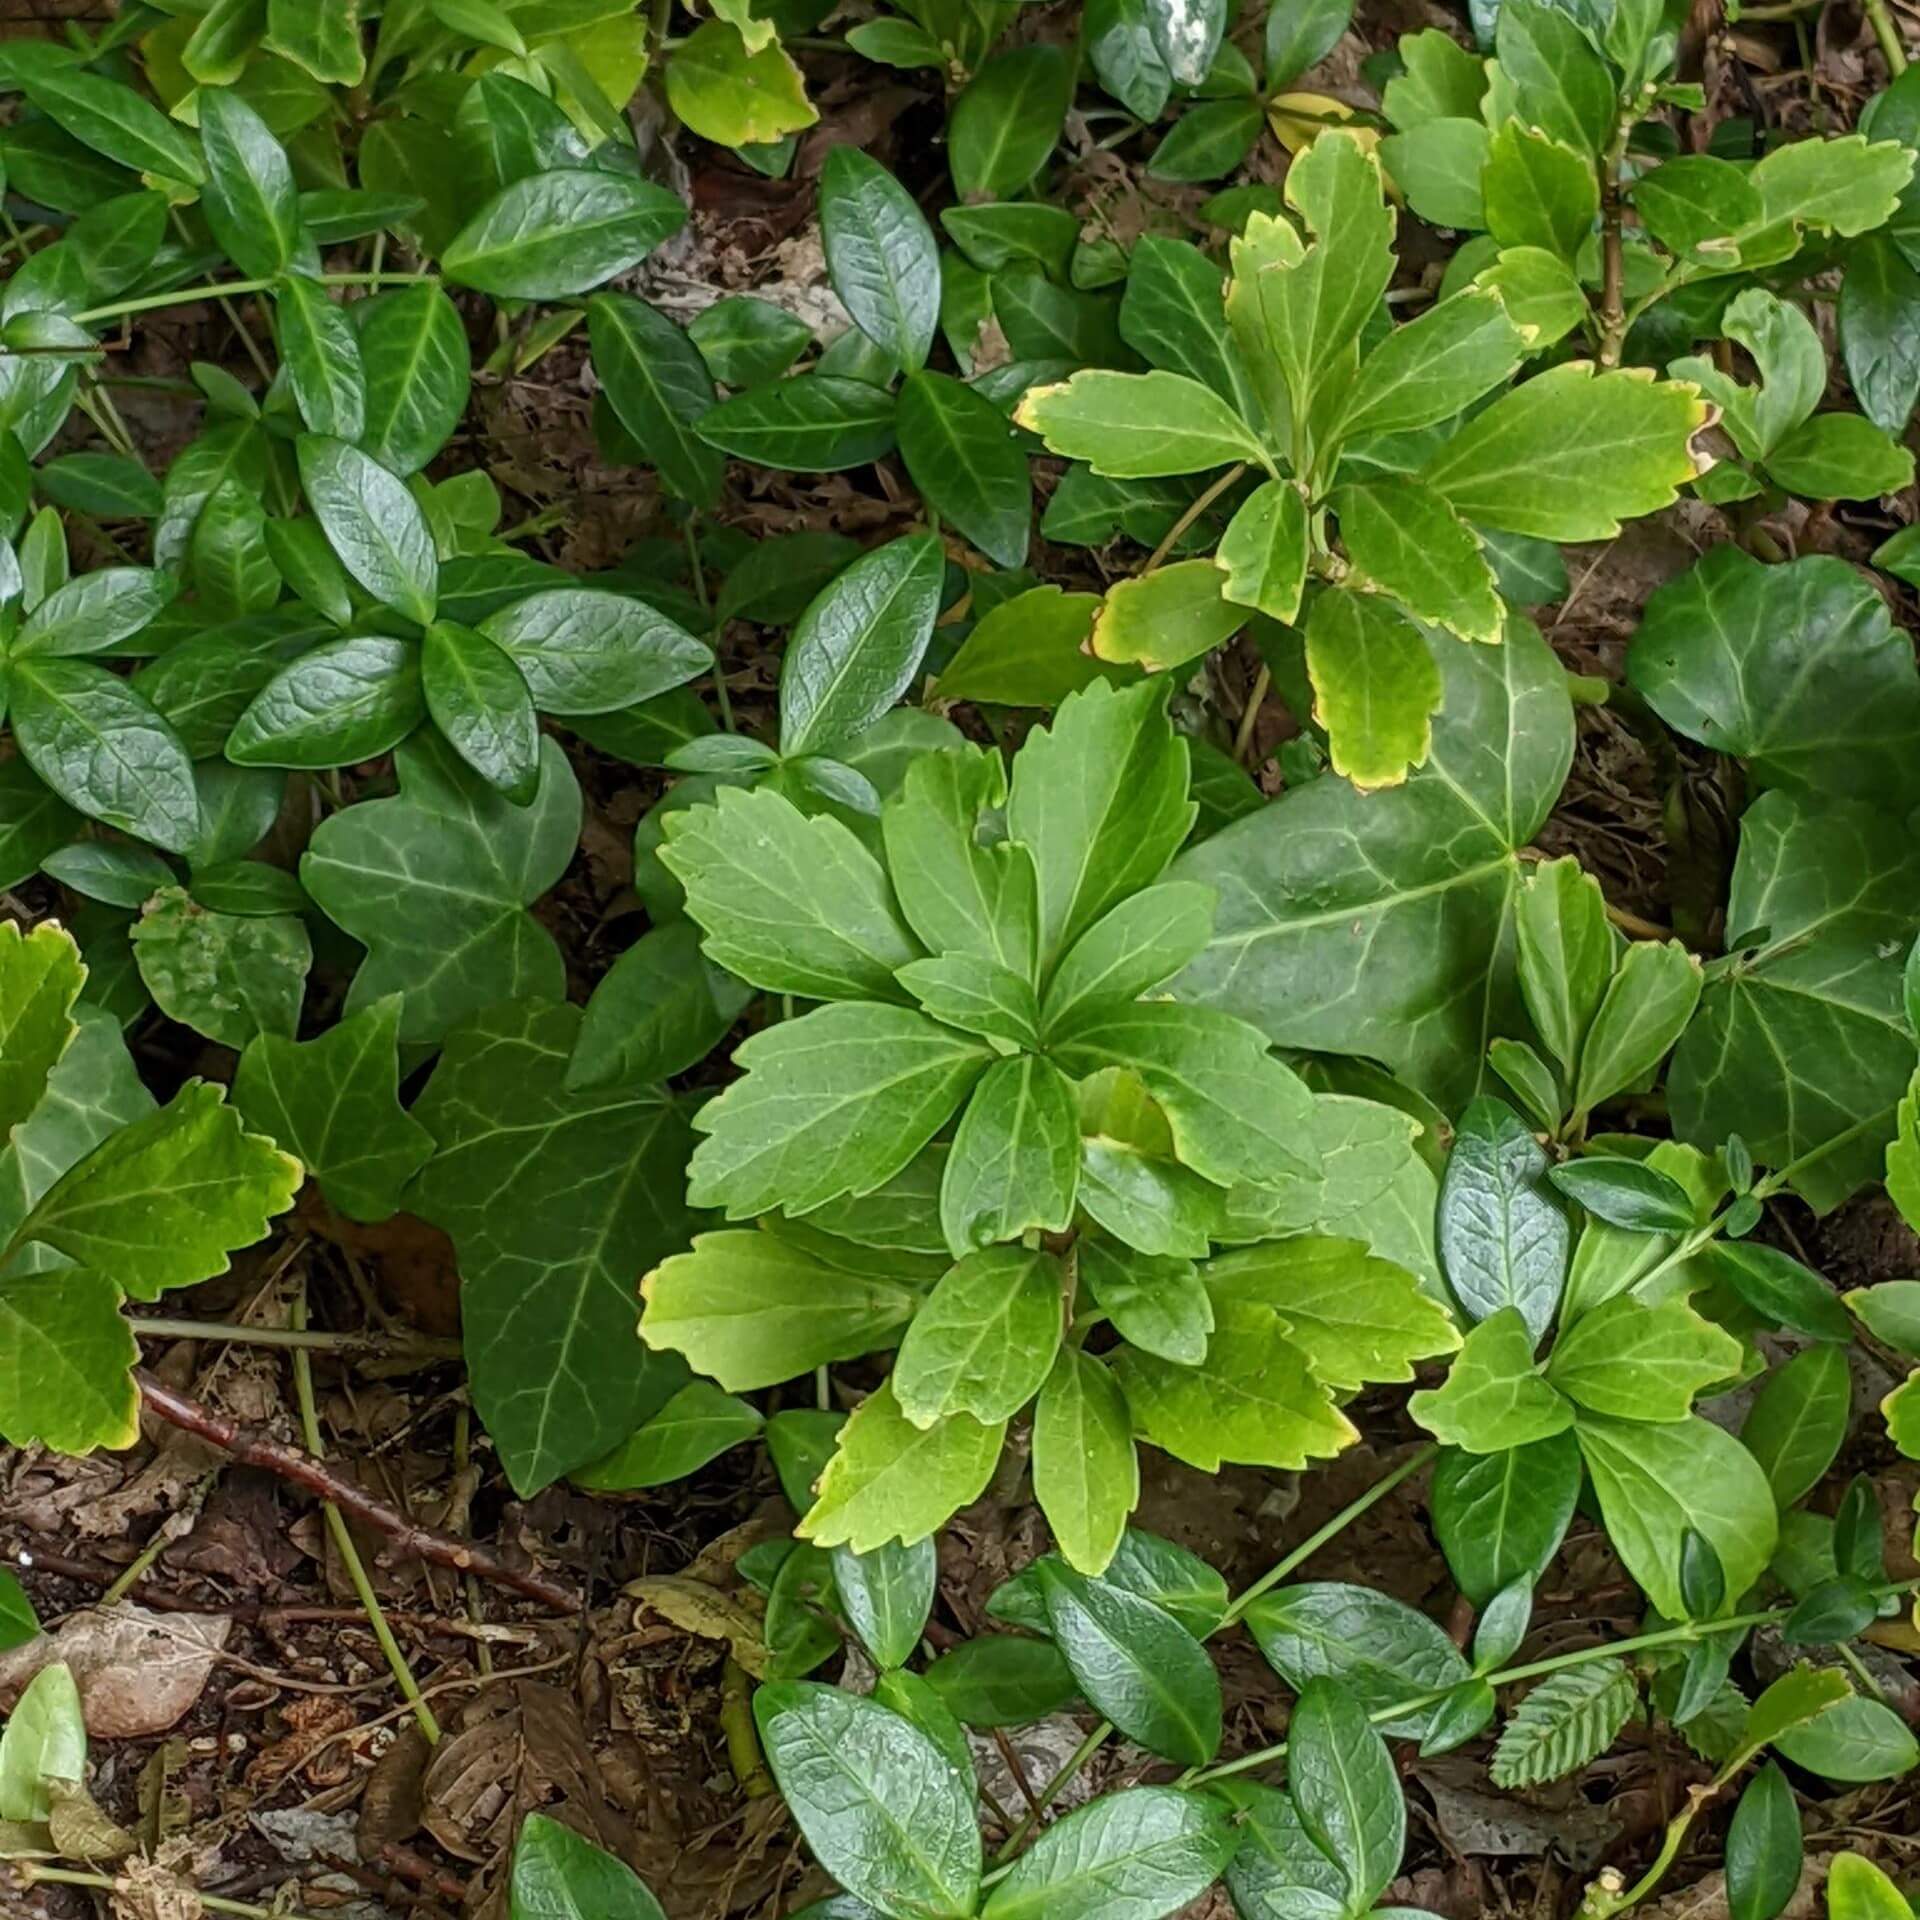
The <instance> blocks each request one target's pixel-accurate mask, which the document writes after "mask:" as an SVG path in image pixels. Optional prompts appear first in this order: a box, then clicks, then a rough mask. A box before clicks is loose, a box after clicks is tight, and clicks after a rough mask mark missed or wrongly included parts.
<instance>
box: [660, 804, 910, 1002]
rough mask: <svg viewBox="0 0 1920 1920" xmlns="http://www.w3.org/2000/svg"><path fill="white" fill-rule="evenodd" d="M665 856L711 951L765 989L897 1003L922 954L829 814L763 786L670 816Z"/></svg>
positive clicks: (883, 888) (876, 877) (881, 885)
mask: <svg viewBox="0 0 1920 1920" xmlns="http://www.w3.org/2000/svg"><path fill="white" fill-rule="evenodd" d="M665 826H666V836H667V838H666V844H665V845H664V846H663V847H662V848H661V850H660V858H661V862H662V864H663V865H664V866H665V867H666V868H667V870H668V872H669V873H671V874H672V875H673V876H674V877H675V878H676V879H677V880H679V881H680V882H681V884H682V885H683V886H684V887H685V888H686V893H687V912H688V913H689V914H690V915H691V916H692V918H693V919H694V920H696V921H697V922H698V923H699V924H700V926H701V927H702V928H703V929H704V930H705V932H706V935H707V939H706V948H707V952H708V954H709V955H710V957H711V958H712V959H713V960H714V961H716V962H717V963H718V964H719V965H721V966H723V967H725V968H726V969H727V970H728V971H729V972H730V973H734V974H737V975H739V977H740V978H741V979H743V980H746V981H749V982H750V983H751V984H753V985H754V986H757V987H764V988H766V989H767V990H768V991H769V992H772V993H797V994H803V995H805V996H807V997H808V998H809V999H815V1000H847V999H886V1000H898V999H899V998H900V997H901V989H900V988H899V986H898V985H897V984H896V982H895V979H894V975H895V973H896V971H897V970H898V969H899V968H901V967H904V966H905V965H907V963H908V962H909V961H912V960H916V959H918V958H919V957H920V948H919V944H918V943H917V942H916V941H915V940H914V938H913V936H912V934H911V933H909V932H908V931H907V929H906V927H905V926H904V925H902V924H901V920H900V915H899V911H898V909H897V907H896V906H895V903H894V899H893V893H892V889H891V888H890V887H889V886H888V884H887V877H886V874H885V872H884V871H883V870H882V868H881V866H880V863H879V862H878V861H877V860H875V859H874V857H873V855H872V854H870V853H869V852H868V851H867V850H866V848H865V847H864V846H862V845H861V844H860V842H859V840H858V839H856V838H855V836H854V835H853V833H852V832H851V830H850V829H848V828H847V827H845V826H843V825H841V823H840V822H839V821H838V820H836V819H834V818H833V817H832V816H831V815H828V814H803V813H801V812H800V811H799V809H798V808H797V807H795V806H794V805H793V803H792V802H791V801H790V800H788V799H786V798H785V797H784V796H783V795H781V794H778V793H775V792H774V791H773V790H772V789H771V788H768V787H759V788H755V789H753V790H752V791H742V790H740V789H738V788H723V789H721V790H720V791H719V792H718V793H717V794H716V795H715V797H714V804H713V805H712V806H702V807H688V808H685V809H683V810H680V811H678V812H675V813H673V814H671V815H669V816H668V817H667V820H666V822H665Z"/></svg>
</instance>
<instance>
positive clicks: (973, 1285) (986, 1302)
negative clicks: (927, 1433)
mask: <svg viewBox="0 0 1920 1920" xmlns="http://www.w3.org/2000/svg"><path fill="white" fill-rule="evenodd" d="M1007 1064H1013V1063H1011V1062H1009V1063H1007ZM1060 1328H1061V1274H1060V1267H1059V1263H1058V1262H1057V1261H1056V1260H1055V1259H1054V1258H1053V1256H1052V1255H1050V1254H1046V1253H1037V1252H1030V1251H1029V1250H1027V1249H1026V1248H1024V1247H1019V1246H999V1247H994V1246H989V1247H984V1248H982V1249H981V1250H980V1251H979V1252H977V1253H969V1254H967V1255H966V1256H965V1257H964V1258H962V1259H961V1260H960V1261H959V1262H958V1263H957V1264H956V1265H955V1266H954V1267H952V1268H951V1269H950V1270H949V1271H948V1273H947V1274H946V1275H945V1276H944V1277H943V1278H942V1279H941V1281H940V1282H939V1284H938V1285H937V1286H936V1287H935V1288H934V1290H933V1292H932V1293H931V1294H929V1295H928V1296H927V1301H926V1304H925V1305H924V1306H923V1307H921V1309H920V1310H919V1312H918V1313H917V1314H916V1315H915V1316H914V1321H913V1325H912V1326H910V1327H909V1328H908V1329H907V1333H906V1337H905V1338H904V1339H903V1340H902V1341H901V1342H900V1353H899V1356H898V1358H897V1359H896V1360H895V1362H894V1368H893V1375H892V1381H891V1385H892V1388H893V1394H894V1398H895V1400H896V1401H897V1402H898V1404H899V1407H900V1410H901V1412H902V1413H904V1414H905V1415H906V1416H907V1418H908V1419H909V1420H910V1421H911V1422H912V1423H913V1424H914V1425H915V1426H916V1427H919V1428H921V1429H923V1430H924V1429H925V1428H927V1427H930V1426H932V1425H934V1424H935V1422H936V1421H939V1420H941V1419H944V1418H945V1417H946V1416H947V1415H949V1414H953V1413H965V1414H970V1415H972V1417H973V1418H974V1419H975V1420H977V1421H979V1422H980V1423H981V1424H982V1425H983V1426H991V1425H994V1424H996V1423H998V1424H1004V1423H1005V1422H1006V1421H1008V1420H1010V1419H1011V1418H1012V1417H1013V1415H1014V1414H1016V1413H1018V1412H1019V1411H1020V1409H1021V1408H1022V1407H1024V1406H1025V1405H1026V1404H1027V1402H1028V1401H1029V1400H1031V1399H1032V1398H1033V1396H1034V1394H1035V1393H1037V1392H1038V1391H1039V1389H1040V1384H1041V1382H1042V1381H1043V1380H1045V1379H1046V1377H1047V1374H1048V1372H1049V1370H1050V1369H1051V1368H1052V1365H1053V1357H1054V1352H1055V1350H1056V1349H1057V1348H1058V1346H1059V1344H1060Z"/></svg>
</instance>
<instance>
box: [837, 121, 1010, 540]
mask: <svg viewBox="0 0 1920 1920" xmlns="http://www.w3.org/2000/svg"><path fill="white" fill-rule="evenodd" d="M820 234H821V238H822V240H823V241H824V242H825V245H826V254H827V272H828V274H829V275H830V277H831V278H832V281H833V290H834V292H836V293H837V294H838V295H839V296H840V298H841V301H842V302H843V303H844V304H845V306H846V309H847V311H848V313H850V314H851V315H852V316H853V323H854V325H855V326H857V327H858V328H859V329H860V330H861V332H863V333H864V334H866V336H867V337H868V338H869V339H870V340H872V341H873V342H874V343H875V344H876V345H877V346H880V347H883V348H884V349H885V350H886V351H887V352H888V353H889V354H891V355H892V356H893V358H894V360H896V361H897V362H898V363H899V364H900V366H902V367H904V368H905V369H906V370H907V371H908V372H909V373H912V372H914V371H915V370H917V369H918V368H920V367H922V366H924V365H925V364H926V359H927V349H928V348H929V347H930V346H931V345H932V344H933V334H934V328H935V327H936V326H937V325H938V324H939V319H940V260H939V253H938V249H937V248H936V247H935V245H934V239H933V230H932V229H931V228H930V227H929V226H928V225H927V222H926V216H925V215H924V214H922V213H921V211H920V209H919V207H918V206H917V205H916V204H915V203H914V199H913V196H912V195H911V194H910V193H908V192H907V190H906V189H905V188H904V187H903V186H901V184H900V183H899V181H897V180H896V179H895V178H894V177H893V175H892V174H890V173H889V172H888V171H887V170H886V168H885V167H883V166H882V165H881V164H880V163H879V161H877V160H875V159H873V158H872V157H871V156H870V155H869V154H866V153H863V152H862V151H861V150H860V149H859V148H858V147H853V146H840V145H836V146H835V147H833V148H832V149H831V150H830V151H829V153H828V155H827V162H826V165H825V166H824V167H823V168H822V169H821V173H820ZM1007 564H1009V565H1011V564H1012V563H1011V562H1008V563H1007Z"/></svg>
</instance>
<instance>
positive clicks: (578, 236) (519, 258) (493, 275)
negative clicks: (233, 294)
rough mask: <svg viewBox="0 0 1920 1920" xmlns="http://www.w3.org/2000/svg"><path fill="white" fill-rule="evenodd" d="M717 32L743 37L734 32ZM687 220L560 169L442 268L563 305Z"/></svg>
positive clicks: (454, 243) (597, 179)
mask: <svg viewBox="0 0 1920 1920" xmlns="http://www.w3.org/2000/svg"><path fill="white" fill-rule="evenodd" d="M714 26H715V23H714V22H711V21H709V22H708V23H707V25H706V26H704V27H702V28H700V29H699V30H698V31H699V32H700V33H711V32H712V31H713V30H714ZM719 31H720V32H722V33H724V34H728V35H731V36H732V37H733V38H735V39H737V38H738V35H735V34H733V29H732V28H730V27H721V28H720V29H719ZM692 44H693V43H692V41H691V40H690V41H689V42H688V43H687V46H686V47H682V48H681V50H680V52H679V53H678V54H676V55H675V57H674V61H673V67H674V68H675V69H677V68H678V67H679V66H680V65H681V64H682V62H687V63H688V64H689V66H690V67H691V66H692V64H693V63H694V62H696V61H697V60H698V58H699V55H698V54H697V53H696V54H694V55H693V57H692V60H689V55H688V51H687V48H688V47H690V46H692ZM780 57H781V58H782V59H784V58H785V56H784V55H781V56H780ZM682 118H685V116H684V115H683V116H682ZM686 219H687V210H686V208H685V207H684V206H682V205H681V203H680V201H679V199H678V198H677V197H676V196H675V195H673V194H671V193H669V192H668V191H667V190H666V188H665V187H659V186H655V185H654V183H653V182H652V181H651V180H641V179H637V178H635V177H634V176H633V175H631V174H626V173H614V172H608V171H604V170H602V169H600V168H572V167H562V168H557V169H555V170H554V171H552V172H550V173H534V174H529V175H528V176H527V177H526V178H525V179H524V180H516V181H514V182H513V183H512V184H511V185H510V186H507V187H503V188H502V189H501V190H500V192H498V193H497V194H495V195H494V196H493V198H492V199H491V200H489V201H487V202H486V204H485V205H484V206H482V207H481V208H480V210H479V212H478V213H476V214H475V215H474V216H473V218H472V219H470V220H469V221H468V222H467V223H466V225H465V226H463V227H462V228H461V229H460V231H459V232H458V233H456V234H455V235H454V237H453V238H452V239H451V240H450V241H448V242H447V244H446V246H445V247H444V248H443V249H442V250H441V254H440V267H441V271H442V272H444V273H445V274H446V276H447V278H448V279H449V280H452V281H455V282H456V283H457V284H459V285H460V286H463V287H477V288H478V289H479V290H480V291H481V292H482V293H490V294H492V295H493V296H494V298H495V299H496V300H562V299H565V298H566V297H567V296H568V295H570V294H576V293H585V292H587V291H588V290H589V289H590V288H593V287H597V286H599V285H600V284H601V283H602V282H603V281H607V280H611V279H613V278H615V277H616V276H617V275H619V274H622V273H625V272H626V271H627V270H628V269H629V268H630V267H635V266H638V265H639V264H640V262H641V261H642V260H644V259H645V258H646V257H647V255H648V254H650V253H651V252H652V251H653V250H654V248H655V247H657V246H658V245H659V244H660V243H661V241H663V240H667V239H671V238H672V236H673V235H674V234H676V233H678V232H679V231H680V229H681V228H682V227H683V226H684V225H685V224H686ZM342 558H345V556H344V555H342ZM369 591H371V589H369Z"/></svg>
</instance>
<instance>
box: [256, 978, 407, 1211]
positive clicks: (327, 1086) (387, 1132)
mask: <svg viewBox="0 0 1920 1920" xmlns="http://www.w3.org/2000/svg"><path fill="white" fill-rule="evenodd" d="M400 1007H401V1001H400V996H399V995H398V994H388V995H387V996H386V997H385V998H384V999H380V1000H376V1001H374V1002H373V1003H372V1004H371V1005H370V1006H366V1007H363V1008H362V1009H361V1010H360V1012H358V1013H356V1014H353V1015H352V1016H350V1017H349V1018H347V1019H345V1020H342V1021H340V1022H339V1023H338V1024H337V1025H335V1026H332V1027H329V1028H328V1029H327V1030H326V1031H325V1032H324V1033H321V1034H319V1035H317V1036H316V1037H315V1038H314V1039H312V1040H307V1041H297V1040H294V1039H292V1038H291V1037H283V1036H281V1035H279V1034H273V1033H262V1034H260V1035H258V1036H257V1037H256V1038H255V1039H253V1040H252V1041H250V1042H249V1043H248V1045H247V1048H246V1051H245V1052H244V1053H242V1054H241V1056H240V1065H239V1067H238V1069H237V1070H236V1071H235V1073H234V1076H233V1104H234V1106H235V1107H236V1108H238V1109H239V1112H240V1114H241V1117H242V1118H243V1119H244V1120H245V1121H246V1122H247V1124H248V1125H249V1126H252V1127H257V1128H258V1129H259V1130H260V1131H261V1132H262V1133H264V1134H268V1135H270V1136H271V1137H272V1138H273V1139H275V1140H277V1141H279V1142H280V1144H281V1145H282V1146H284V1147H285V1148H286V1149H287V1150H288V1151H289V1152H290V1153H292V1154H294V1155H295V1156H296V1157H297V1158H298V1159H299V1160H300V1161H301V1162H302V1163H303V1164H304V1165H305V1167H306V1169H307V1172H308V1173H309V1174H310V1175H311V1176H312V1178H314V1179H315V1180H317V1181H319V1183H320V1188H321V1191H322V1192H323V1193H324V1194H325V1195H326V1196H327V1199H328V1200H329V1201H330V1202H331V1203H332V1204H333V1205H334V1206H336V1207H338V1208H339V1209H340V1211H341V1212H342V1213H344V1214H346V1215H347V1217H348V1218H349V1219H353V1220H364V1221H368V1222H376V1221H381V1220H385V1219H387V1218H389V1217H390V1216H391V1215H392V1214H394V1213H396V1212H397V1211H398V1210H399V1206H400V1192H401V1189H402V1188H403V1187H404V1186H405V1185H406V1184H407V1182H408V1181H409V1180H411V1179H412V1178H413V1176H414V1175H415V1174H416V1173H418V1172H419V1171H420V1168H421V1167H422V1166H423V1165H424V1164H425V1163H426V1160H427V1156H428V1155H429V1154H430V1153H432V1151H433V1136H432V1135H431V1134H429V1133H428V1132H427V1131H426V1129H425V1128H424V1127H422V1126H421V1125H420V1123H419V1122H418V1121H417V1120H415V1119H414V1118H413V1117H412V1115H410V1114H409V1113H408V1112H407V1111H406V1109H405V1108H404V1107H402V1106H401V1104H400V1056H399V1039H400Z"/></svg>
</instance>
